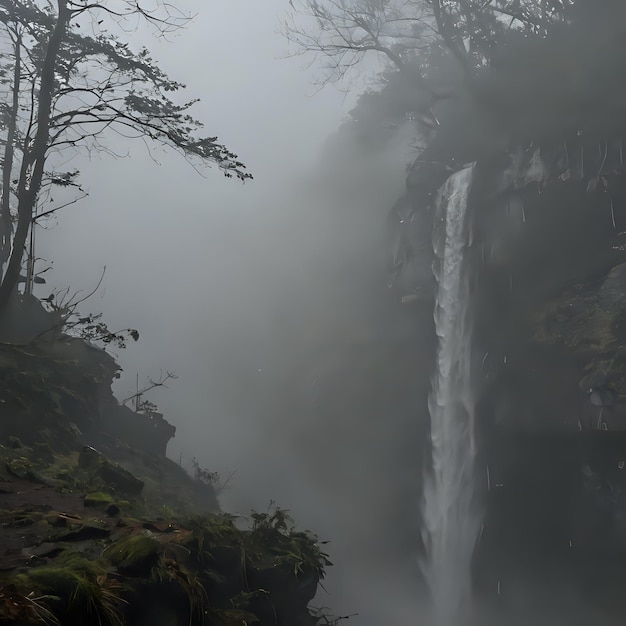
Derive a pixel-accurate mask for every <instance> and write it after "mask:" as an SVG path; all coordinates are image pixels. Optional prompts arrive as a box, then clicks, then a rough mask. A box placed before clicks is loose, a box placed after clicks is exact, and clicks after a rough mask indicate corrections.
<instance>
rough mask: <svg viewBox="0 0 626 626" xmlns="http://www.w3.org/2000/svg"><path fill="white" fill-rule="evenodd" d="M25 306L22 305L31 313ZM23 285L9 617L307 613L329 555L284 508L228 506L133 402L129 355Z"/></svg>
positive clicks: (2, 601)
mask: <svg viewBox="0 0 626 626" xmlns="http://www.w3.org/2000/svg"><path fill="white" fill-rule="evenodd" d="M20 309H21V314H17V313H20ZM55 321H58V320H55V319H54V316H50V315H49V314H47V313H46V312H45V311H44V310H43V309H42V308H41V306H40V305H39V303H37V302H36V301H34V300H31V299H29V298H24V299H22V300H21V301H19V302H17V304H16V308H15V310H14V311H13V312H9V315H8V316H7V315H5V317H4V319H3V320H2V323H0V333H1V335H2V339H3V341H2V342H1V343H0V371H1V373H2V377H1V382H0V522H1V524H2V532H1V533H0V622H1V623H2V624H7V625H11V624H12V625H15V626H27V625H28V624H40V623H46V624H63V625H64V626H71V625H73V624H76V625H78V624H80V625H83V624H96V623H97V624H102V625H103V626H104V625H108V626H120V625H121V624H137V625H142V624H145V625H146V626H147V625H148V624H149V625H150V626H153V625H154V626H178V625H180V626H182V625H183V624H184V625H198V626H201V625H207V626H209V625H212V626H234V625H239V624H241V625H243V624H268V625H269V624H272V625H273V624H276V623H284V624H293V625H296V626H312V625H313V624H316V623H318V622H319V620H322V619H324V620H327V621H326V622H325V623H332V619H331V618H328V617H326V616H325V615H322V614H317V613H316V612H315V611H313V610H312V609H309V608H308V604H309V602H310V601H311V599H312V598H313V596H314V595H315V593H316V591H317V587H318V583H319V581H320V580H321V579H323V577H324V574H325V568H326V567H327V566H328V565H330V561H329V560H328V558H327V556H326V554H325V553H324V552H323V551H322V550H321V549H320V547H319V545H318V542H317V538H316V537H315V536H314V535H313V534H311V533H309V532H306V533H302V532H298V531H297V530H296V529H295V528H294V526H293V522H292V521H291V519H290V518H289V516H288V515H287V514H286V512H285V511H282V510H281V509H278V508H275V509H272V510H270V511H268V512H266V513H252V515H251V519H250V520H249V521H248V522H247V523H243V524H241V523H239V520H237V518H236V517H235V516H229V515H226V514H223V513H222V512H221V511H220V508H219V505H218V502H217V497H216V493H215V490H214V488H213V485H212V484H211V476H212V474H211V473H210V472H208V471H203V470H200V471H198V472H197V475H196V477H195V478H192V477H190V476H189V475H188V474H187V473H186V472H185V471H184V470H183V469H182V468H181V467H179V466H178V465H176V464H175V463H174V462H172V461H171V460H169V459H167V458H166V456H165V450H166V446H167V442H168V440H169V439H170V438H171V437H172V436H173V434H174V432H175V428H174V427H173V426H171V425H170V424H169V423H168V422H167V421H166V420H165V419H164V418H163V416H162V415H160V414H159V413H156V412H152V413H150V414H140V413H135V412H133V411H131V410H129V409H128V408H126V407H123V406H120V405H119V404H118V402H117V401H116V399H115V398H114V396H113V394H112V391H111V383H112V380H113V378H114V377H115V376H116V374H117V371H118V369H119V368H118V366H117V364H116V363H115V361H114V360H113V359H112V358H111V356H110V355H109V354H107V353H106V352H105V351H104V350H101V349H99V348H97V347H95V346H93V345H91V344H89V343H87V342H85V341H83V340H81V339H76V338H72V337H69V336H67V335H65V334H63V333H62V332H60V331H55V332H50V330H51V329H54V324H55Z"/></svg>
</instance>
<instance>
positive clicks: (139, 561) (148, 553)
mask: <svg viewBox="0 0 626 626" xmlns="http://www.w3.org/2000/svg"><path fill="white" fill-rule="evenodd" d="M160 552H161V544H160V543H159V542H158V541H157V540H156V539H154V538H153V537H149V536H148V535H128V536H126V537H124V538H122V539H120V540H119V541H117V542H115V543H114V544H113V545H111V546H109V547H108V548H107V549H106V551H105V557H106V558H108V559H109V560H110V561H111V563H112V564H113V565H115V566H116V567H118V568H119V569H120V570H123V571H126V572H127V573H129V574H131V575H133V574H134V575H140V574H144V575H147V574H149V573H150V570H151V569H152V567H154V565H156V563H157V561H158V557H159V554H160Z"/></svg>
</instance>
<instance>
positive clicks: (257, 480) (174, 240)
mask: <svg viewBox="0 0 626 626" xmlns="http://www.w3.org/2000/svg"><path fill="white" fill-rule="evenodd" d="M187 5H189V7H190V8H194V9H195V8H196V3H187ZM285 5H286V2H284V1H283V0H272V1H271V2H270V1H268V2H263V3H258V2H252V1H251V0H231V1H229V2H212V3H207V4H206V5H204V4H203V6H201V7H200V8H199V9H198V15H197V16H196V17H195V19H194V20H193V22H192V23H190V24H189V26H188V28H187V29H186V30H185V31H184V32H182V33H181V34H180V35H178V36H176V37H175V38H174V39H173V40H171V41H158V40H154V39H151V38H150V36H149V34H148V33H143V32H139V33H138V34H137V38H138V39H141V40H142V41H144V40H145V43H146V44H147V45H149V47H150V48H151V49H152V50H153V51H154V56H155V57H156V58H158V59H159V60H160V63H161V64H162V67H163V68H164V69H165V70H166V71H168V72H169V73H170V74H171V75H172V76H173V77H174V78H175V79H179V80H181V81H183V82H185V83H187V84H188V87H189V89H188V95H189V96H191V97H199V98H201V99H202V102H201V103H200V104H198V105H196V106H195V108H194V110H193V112H194V114H195V115H196V116H197V117H198V118H199V119H201V120H202V121H204V122H205V125H206V130H207V131H208V133H211V134H212V133H215V134H217V135H218V136H219V140H220V141H221V142H223V143H224V144H226V145H227V146H228V147H229V148H230V149H231V150H233V151H234V152H236V153H237V154H238V155H239V156H240V158H241V159H242V160H243V161H244V162H245V164H246V165H247V167H248V169H249V171H250V172H251V173H252V174H253V175H254V180H252V181H248V182H246V183H245V184H241V183H240V182H239V181H233V180H227V179H225V178H224V177H223V176H222V175H221V173H220V171H219V170H218V169H217V168H214V169H213V170H210V171H208V172H207V173H205V174H206V175H205V176H204V177H203V176H201V175H199V174H198V173H197V172H195V171H194V170H193V168H191V167H190V166H189V164H187V163H185V162H184V160H183V159H181V158H179V157H178V156H177V155H175V154H171V153H167V152H164V151H162V150H160V149H159V148H151V149H150V151H148V150H147V149H146V148H145V146H144V145H143V144H141V143H135V144H132V145H130V146H129V145H127V144H125V145H124V146H123V147H120V148H118V147H117V144H116V143H113V146H114V148H115V149H116V150H117V151H118V152H122V153H123V154H125V155H126V153H127V155H126V156H124V158H119V159H114V158H112V157H110V156H107V155H103V156H100V157H94V158H92V159H91V160H89V161H86V160H85V161H84V160H82V159H81V160H76V161H75V162H73V164H72V165H75V166H76V167H78V168H79V169H80V170H81V184H82V186H83V187H84V188H85V189H86V190H87V191H88V192H89V197H88V198H87V199H85V200H83V201H82V202H80V203H79V204H77V205H73V206H70V207H68V208H66V209H64V210H63V211H61V212H59V213H58V214H57V216H55V217H54V218H53V219H51V220H50V221H48V222H47V223H46V224H45V226H44V227H43V228H40V229H38V231H37V235H36V237H37V240H36V241H37V255H38V257H41V258H43V259H45V260H46V261H42V262H40V263H41V267H45V265H46V262H47V261H48V260H49V261H50V262H51V263H52V264H53V265H52V267H53V269H52V270H51V271H49V272H47V273H46V279H47V281H48V283H47V285H45V286H41V287H38V288H37V292H36V293H37V295H40V296H46V295H47V294H49V293H50V291H51V290H53V289H63V288H65V287H68V286H69V288H70V292H72V293H73V292H77V291H80V292H81V293H82V294H86V293H89V292H90V291H91V290H92V289H93V288H94V287H95V285H96V284H97V283H98V280H99V278H100V275H101V273H102V271H103V268H104V267H105V266H106V272H105V274H104V278H103V280H102V285H101V287H100V288H99V289H98V291H97V292H96V293H95V294H94V295H93V296H92V297H91V298H89V299H88V300H87V301H86V302H84V303H83V304H82V305H81V311H82V312H84V313H87V312H93V313H99V312H102V313H103V320H104V321H105V322H106V323H107V324H108V326H109V328H111V329H112V330H117V329H120V328H126V327H129V326H130V327H133V328H136V329H138V330H139V332H140V335H141V337H140V340H139V342H138V343H137V344H132V345H129V346H128V348H127V349H126V350H119V351H117V352H116V355H117V358H118V361H119V363H120V365H121V366H122V368H123V370H124V371H123V375H122V378H121V380H120V381H119V383H118V384H117V388H116V392H117V394H118V397H119V398H120V399H121V398H125V397H127V396H130V395H132V393H133V392H134V391H135V384H136V377H137V376H138V378H139V384H140V385H142V384H143V383H144V382H145V380H146V378H147V377H152V378H158V377H159V375H160V372H161V371H163V372H165V371H173V372H176V374H177V375H178V379H177V380H175V381H172V382H171V383H169V384H168V389H157V390H154V391H153V392H151V393H150V394H149V395H148V396H146V397H147V399H149V400H150V401H152V402H155V403H156V404H157V405H158V407H159V410H161V411H162V412H163V413H164V414H165V416H166V418H167V419H168V420H169V421H170V422H171V423H172V424H173V425H175V426H176V428H177V432H176V437H175V439H174V440H173V441H172V442H171V443H170V446H169V448H168V455H169V456H170V457H171V458H173V459H175V460H176V461H180V462H181V463H182V464H183V465H184V466H186V467H190V465H191V460H192V459H194V458H195V459H197V461H198V462H199V464H200V465H201V466H202V467H206V468H208V469H209V470H210V471H217V472H220V474H221V475H222V476H225V477H227V476H230V475H232V478H231V479H230V480H229V482H228V485H227V487H226V488H225V489H224V490H223V491H222V492H221V494H220V502H221V505H222V507H223V509H224V510H225V511H228V512H232V513H240V514H242V515H246V514H248V513H249V512H250V510H251V509H252V508H254V509H257V510H266V509H267V508H268V506H269V504H270V501H274V502H276V504H277V505H278V506H280V507H283V508H286V509H289V510H290V511H291V514H292V515H293V517H294V518H295V520H296V523H297V525H298V526H299V527H302V528H309V529H311V530H313V531H314V532H316V533H317V534H318V535H319V536H320V538H321V539H324V540H329V541H330V542H331V543H330V544H328V545H327V549H328V552H329V554H330V556H331V560H333V561H334V562H335V567H334V568H331V570H332V571H331V572H330V574H329V577H328V581H327V583H326V584H325V587H326V591H324V590H322V591H320V593H319V594H318V597H317V599H316V604H317V605H325V606H329V607H330V608H331V609H332V610H333V612H335V613H337V614H339V613H342V614H348V613H350V614H354V613H358V614H359V616H358V617H353V618H351V620H350V623H355V624H362V625H364V626H367V625H371V626H374V625H378V624H381V623H401V622H402V621H404V619H406V618H407V617H408V616H411V618H412V619H413V617H414V615H415V611H416V601H415V585H414V580H409V579H407V573H409V575H414V574H415V571H416V570H417V560H416V557H415V553H414V548H413V547H411V546H410V541H411V540H410V537H411V533H408V534H407V536H406V537H401V538H399V537H398V530H399V529H400V528H404V527H405V526H407V525H410V521H409V522H407V521H406V520H399V519H397V516H398V514H399V513H398V511H399V509H398V507H397V506H396V504H397V500H398V499H399V498H400V497H404V495H402V496H401V495H399V494H406V493H409V494H410V493H411V490H412V489H413V488H414V489H415V490H414V493H415V502H414V503H411V502H409V503H408V508H409V509H414V510H415V512H416V511H417V508H418V505H417V488H416V485H417V480H418V479H417V477H416V476H414V475H408V474H407V473H406V470H405V469H403V468H399V467H396V466H394V464H393V459H394V457H395V454H396V451H397V450H398V449H399V448H400V447H403V446H406V445H407V443H406V432H401V431H399V430H398V428H397V424H398V423H399V422H398V419H400V421H402V420H406V419H407V411H406V408H405V407H398V415H399V416H400V418H397V419H395V422H394V417H393V416H389V415H383V414H378V415H376V414H375V415H373V416H370V417H369V419H368V420H367V421H364V420H363V419H361V417H362V416H360V415H355V414H353V413H352V412H351V410H350V407H343V409H344V410H343V412H341V411H335V412H332V411H331V415H332V416H338V418H337V420H336V421H335V420H326V421H323V422H320V421H316V419H315V414H314V411H312V410H309V407H307V405H306V404H305V403H304V404H303V402H302V400H301V398H303V397H307V398H308V397H312V396H314V395H315V388H316V385H318V384H319V381H318V380H317V375H316V374H315V372H314V371H313V370H314V369H315V368H316V367H317V368H320V367H321V368H322V369H324V368H325V367H327V368H328V371H330V372H331V374H326V375H327V376H330V377H331V378H332V376H335V377H336V379H337V380H341V377H342V376H344V375H345V371H342V367H344V364H342V362H341V360H340V359H339V360H338V359H337V357H336V350H335V348H334V346H335V345H339V344H341V345H343V344H345V343H346V342H347V343H350V341H353V342H354V343H358V342H359V341H360V340H361V339H362V337H363V336H366V337H367V336H368V333H369V334H371V333H372V332H374V333H384V332H391V333H395V334H396V339H399V338H401V337H402V335H403V333H404V332H405V330H403V328H402V326H398V325H397V319H396V320H390V321H389V320H387V319H386V318H385V312H384V306H383V307H382V309H381V305H380V304H379V303H380V302H381V294H383V295H384V292H385V289H386V287H385V280H386V279H385V274H384V269H383V263H384V257H385V254H386V248H385V245H386V243H385V241H384V225H385V217H386V215H387V212H388V210H389V208H390V207H391V206H392V205H393V203H394V202H395V201H396V200H397V198H398V197H399V196H400V195H401V193H402V192H403V189H404V185H405V183H404V177H405V166H406V164H407V163H408V162H410V160H411V158H412V155H413V153H414V150H413V148H412V147H411V140H412V138H413V137H412V126H411V125H410V124H409V126H408V127H406V128H399V129H398V130H397V132H396V133H395V135H394V137H393V139H392V140H391V141H390V143H389V144H388V145H387V147H386V148H384V149H381V150H379V151H378V152H376V153H375V154H372V155H368V156H367V157H364V156H363V155H362V153H360V152H359V151H358V150H357V149H356V148H353V147H351V146H349V145H348V146H346V147H345V149H344V150H343V151H331V150H329V149H328V147H327V148H326V149H325V151H323V147H324V145H325V142H327V141H328V138H329V137H330V136H332V134H333V133H335V132H336V131H337V129H338V128H339V126H340V124H341V123H342V121H343V120H344V119H345V117H346V115H347V112H348V111H349V110H350V109H351V107H352V106H354V103H355V100H356V96H357V94H358V92H359V90H360V89H361V88H362V87H363V85H364V84H366V83H367V80H368V79H369V78H370V77H371V74H372V73H374V72H376V71H378V70H379V69H380V67H379V66H377V65H372V66H371V67H370V68H369V69H367V67H366V68H365V69H364V74H363V75H362V78H361V79H360V81H361V82H357V84H356V86H355V88H354V91H352V92H349V93H346V92H345V91H342V90H341V89H338V88H337V87H334V86H330V87H328V88H326V89H324V90H321V91H320V90H318V89H317V88H316V86H315V85H314V83H313V74H314V69H315V68H314V67H313V68H306V67H304V63H303V60H302V59H300V58H283V57H286V56H287V52H288V51H287V45H286V42H285V41H284V40H283V39H282V37H281V36H280V35H279V34H278V33H277V29H278V20H279V18H280V17H281V16H282V14H283V12H284V11H285V9H286V8H287V7H286V6H285ZM322 154H323V155H324V156H323V158H321V156H320V155H322ZM383 302H384V300H383ZM372 329H374V330H372ZM406 332H408V330H406ZM333 359H335V361H333ZM320 363H321V364H322V365H320ZM299 372H301V375H300V373H299ZM295 383H297V384H299V385H300V388H298V389H297V390H295V391H294V389H293V387H292V386H293V384H295ZM408 419H412V418H411V417H410V416H409V417H408ZM394 423H395V424H396V427H394ZM409 445H410V444H409ZM413 533H414V531H413ZM405 544H408V545H409V549H408V550H407V551H406V553H405V557H404V562H401V563H399V562H397V560H395V557H394V556H393V553H390V552H389V551H390V549H391V547H392V546H395V549H396V550H397V549H398V548H397V547H398V545H405ZM390 554H391V556H390Z"/></svg>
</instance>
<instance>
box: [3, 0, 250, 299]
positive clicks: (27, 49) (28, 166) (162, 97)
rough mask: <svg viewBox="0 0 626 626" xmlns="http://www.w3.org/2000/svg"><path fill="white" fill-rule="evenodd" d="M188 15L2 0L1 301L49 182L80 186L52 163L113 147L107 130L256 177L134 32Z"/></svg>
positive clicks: (11, 285) (166, 28) (153, 5)
mask: <svg viewBox="0 0 626 626" xmlns="http://www.w3.org/2000/svg"><path fill="white" fill-rule="evenodd" d="M189 19H190V18H189V16H185V15H183V14H180V13H179V12H177V11H176V10H175V9H173V8H172V5H170V4H169V3H166V2H163V3H161V2H150V3H148V2H146V3H145V4H144V2H143V1H142V0H116V1H114V2H108V1H106V2H105V1H104V0H95V1H93V2H90V1H87V0H54V1H52V0H20V1H18V0H0V50H1V51H2V52H3V53H4V64H3V66H2V67H1V68H0V116H1V117H0V146H1V147H2V150H3V153H4V154H3V162H2V167H3V177H2V193H1V195H0V268H1V267H2V266H3V265H5V264H6V267H4V269H3V272H2V279H1V282H0V309H2V308H3V307H5V306H6V304H7V303H8V301H9V299H10V297H11V294H12V293H14V292H15V289H16V285H17V283H18V281H19V277H20V272H21V269H22V262H23V257H24V251H25V244H26V241H27V238H28V234H29V231H30V229H31V228H32V227H33V224H34V221H36V219H38V216H37V203H38V200H39V198H40V195H41V193H42V191H43V190H45V189H46V188H47V187H50V186H56V187H64V188H66V189H68V188H77V187H78V185H77V183H76V180H75V179H76V176H77V174H78V172H77V171H70V172H67V171H57V170H55V166H57V167H62V166H60V165H59V164H60V163H61V162H62V159H67V158H68V157H69V156H70V155H71V153H73V152H76V151H80V150H86V151H109V152H111V153H112V151H111V150H110V149H109V148H108V147H107V144H106V138H107V137H110V136H111V133H117V134H118V135H119V136H121V137H123V138H124V139H131V138H132V139H142V140H144V141H146V142H148V143H149V142H156V143H158V144H161V145H164V146H168V147H170V148H172V149H174V150H176V151H178V152H180V153H182V154H183V155H184V156H185V158H187V159H189V160H190V161H192V163H194V162H195V166H196V167H199V166H202V165H204V164H210V163H214V164H216V165H217V166H218V167H219V168H220V169H221V170H222V172H223V173H224V175H226V176H228V177H232V176H236V177H238V178H240V179H241V180H245V179H246V178H250V177H251V176H250V174H248V173H246V172H245V166H244V165H243V163H241V161H239V160H238V158H237V155H235V154H233V153H232V152H230V151H229V150H228V149H227V148H226V147H224V146H223V145H221V144H220V143H218V141H217V138H216V137H214V136H213V137H211V136H209V137H206V136H202V135H199V134H198V131H199V130H200V129H201V127H202V124H201V123H200V122H198V121H197V120H196V119H194V118H193V117H192V116H191V115H190V114H189V109H190V107H191V106H192V105H193V104H194V102H195V101H188V102H183V103H182V104H180V103H177V102H175V101H174V100H173V99H172V98H173V94H175V92H177V91H179V90H180V89H182V88H183V87H184V85H182V84H181V83H178V82H176V81H173V80H171V79H170V78H169V77H168V76H167V75H166V74H164V73H163V72H162V71H161V70H160V69H159V67H158V65H157V64H156V63H155V62H154V60H153V59H152V58H151V57H150V54H149V52H148V51H147V50H146V49H138V50H133V48H132V46H131V44H130V43H129V42H128V41H127V40H128V39H129V34H130V33H131V32H132V31H133V30H134V29H135V28H137V25H138V24H139V23H140V22H144V23H146V24H148V25H150V26H151V27H152V28H153V29H154V30H155V32H156V33H157V34H159V35H167V34H168V33H170V32H171V31H173V30H176V29H178V28H181V27H182V26H184V25H185V24H186V22H187V21H188V20H189ZM115 28H117V31H118V34H112V33H111V30H114V29H115ZM58 208H59V207H57V208H56V209H52V210H49V211H48V213H49V212H51V211H54V210H57V209H58ZM14 221H15V222H16V224H15V225H14ZM31 273H32V272H31Z"/></svg>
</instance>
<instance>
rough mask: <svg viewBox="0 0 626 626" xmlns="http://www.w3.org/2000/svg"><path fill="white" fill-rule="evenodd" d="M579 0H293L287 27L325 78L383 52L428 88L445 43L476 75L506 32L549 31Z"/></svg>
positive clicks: (340, 76) (288, 34)
mask: <svg viewBox="0 0 626 626" xmlns="http://www.w3.org/2000/svg"><path fill="white" fill-rule="evenodd" d="M572 3H573V0H294V2H292V3H291V4H292V6H293V12H292V13H291V15H290V16H289V17H288V18H287V19H286V20H285V21H284V22H283V25H282V31H283V33H284V35H285V36H286V37H287V39H288V40H289V41H290V42H291V43H292V44H294V45H295V54H303V55H308V54H312V55H314V56H318V57H322V58H323V60H324V65H323V74H322V76H321V77H320V79H319V82H320V84H322V85H325V84H327V83H329V82H335V81H340V80H342V79H343V78H344V77H345V76H346V74H347V73H349V72H350V71H351V70H353V69H354V68H355V67H356V66H357V65H358V64H359V63H360V62H361V61H362V59H363V57H364V56H365V55H367V54H372V53H374V54H377V55H379V56H382V57H383V58H385V59H386V60H387V61H388V62H389V63H390V64H391V65H392V66H394V67H395V68H397V69H398V70H399V71H400V72H402V73H403V74H404V75H405V76H406V77H407V78H408V79H409V80H411V81H414V82H415V81H416V82H417V83H418V84H419V85H420V86H421V87H424V88H427V85H426V81H425V75H426V74H427V64H428V58H429V56H430V54H431V53H432V52H433V51H436V50H441V49H445V50H447V51H448V53H449V54H451V55H452V56H453V57H454V58H455V59H456V61H457V62H458V64H459V65H460V67H461V68H462V69H463V71H464V72H465V73H466V74H468V75H470V74H472V73H473V72H474V71H475V70H476V69H477V68H479V67H481V66H483V65H485V64H487V63H488V61H489V54H490V50H491V48H492V47H493V45H494V42H495V41H496V40H497V39H498V37H499V36H500V35H501V33H503V32H505V31H507V30H511V29H516V30H524V31H527V32H532V33H534V34H536V35H540V34H545V32H546V30H547V29H548V28H549V26H550V25H551V24H552V23H553V22H554V21H558V20H561V19H563V17H564V15H565V10H566V9H567V7H569V6H571V5H572Z"/></svg>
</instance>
